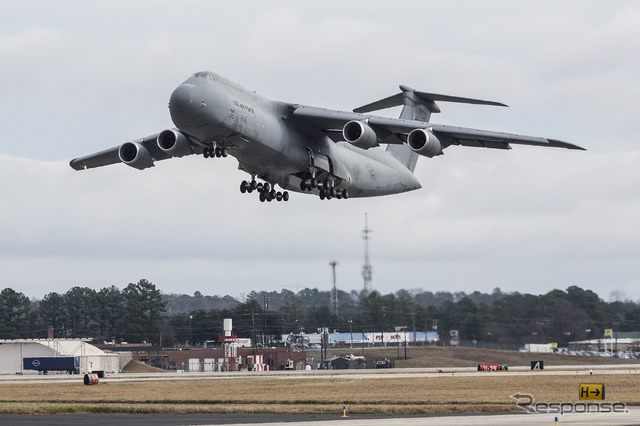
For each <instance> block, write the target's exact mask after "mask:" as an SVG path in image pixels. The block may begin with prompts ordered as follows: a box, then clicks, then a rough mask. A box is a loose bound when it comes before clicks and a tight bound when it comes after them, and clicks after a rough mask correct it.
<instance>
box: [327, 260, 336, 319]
mask: <svg viewBox="0 0 640 426" xmlns="http://www.w3.org/2000/svg"><path fill="white" fill-rule="evenodd" d="M337 264H338V262H336V261H335V260H332V261H331V262H329V265H331V269H332V270H333V289H332V290H331V313H332V314H333V315H338V288H337V287H336V265H337Z"/></svg>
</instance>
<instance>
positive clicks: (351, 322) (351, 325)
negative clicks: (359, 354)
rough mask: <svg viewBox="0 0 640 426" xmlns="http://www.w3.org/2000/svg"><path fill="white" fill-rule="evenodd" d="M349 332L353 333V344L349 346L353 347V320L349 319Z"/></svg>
mask: <svg viewBox="0 0 640 426" xmlns="http://www.w3.org/2000/svg"><path fill="white" fill-rule="evenodd" d="M349 333H351V344H350V345H349V347H350V348H351V349H353V320H349Z"/></svg>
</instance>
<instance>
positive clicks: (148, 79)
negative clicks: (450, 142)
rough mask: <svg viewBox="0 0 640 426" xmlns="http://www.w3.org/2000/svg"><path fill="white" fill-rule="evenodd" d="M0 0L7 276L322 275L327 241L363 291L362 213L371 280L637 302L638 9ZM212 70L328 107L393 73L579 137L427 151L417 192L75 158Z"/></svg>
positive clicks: (362, 97)
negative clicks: (81, 163)
mask: <svg viewBox="0 0 640 426" xmlns="http://www.w3.org/2000/svg"><path fill="white" fill-rule="evenodd" d="M10 4H11V7H9V8H8V9H9V12H8V13H7V14H4V13H3V16H2V17H1V18H0V61H1V62H2V63H3V67H2V69H0V81H1V83H0V85H1V86H0V114H2V117H3V124H4V126H3V138H0V153H2V154H0V179H1V181H2V182H3V184H2V186H1V187H0V197H2V200H3V204H2V207H1V209H0V232H1V233H2V236H3V237H2V240H1V241H0V271H1V272H0V286H3V287H12V288H14V289H16V290H18V291H22V292H24V293H25V294H28V295H30V296H38V297H40V296H42V295H44V294H45V293H46V292H49V291H65V290H66V289H68V288H69V287H70V286H72V285H87V286H91V287H96V288H99V287H101V286H107V285H112V284H114V285H118V286H124V285H126V283H128V282H133V281H137V280H138V279H139V278H148V279H150V280H152V281H153V282H154V283H156V284H157V285H158V286H159V287H160V288H161V289H162V290H163V291H165V292H186V293H192V292H193V291H196V290H200V291H202V292H204V293H207V294H223V293H229V294H232V295H235V296H237V295H239V294H240V293H242V292H245V293H246V292H249V291H251V290H253V289H262V288H272V289H276V290H277V289H279V288H281V286H290V287H294V286H302V287H304V286H307V285H308V286H319V287H326V288H329V286H330V278H331V277H330V268H329V266H328V262H329V261H330V260H332V259H336V260H338V261H339V262H340V265H339V266H338V280H339V285H340V286H341V287H342V288H345V289H360V288H361V286H362V278H361V275H360V271H361V267H362V258H363V253H362V250H363V242H362V240H361V238H360V237H361V229H362V227H363V216H364V213H365V212H368V213H369V217H370V223H371V226H372V228H373V229H374V233H373V239H372V241H371V250H372V253H371V259H372V263H373V265H374V286H375V287H376V288H378V289H380V290H382V291H394V290H397V289H398V288H402V287H404V288H416V287H423V288H425V289H431V290H442V289H447V290H464V291H473V290H476V289H478V290H483V291H490V290H491V289H492V288H493V287H496V286H499V287H501V288H503V289H504V290H507V291H512V290H517V291H521V292H543V291H547V290H549V289H551V288H566V287H567V286H569V285H581V286H584V287H586V288H590V289H593V290H594V291H597V292H598V293H599V294H600V295H601V296H602V297H604V298H605V299H607V298H608V293H609V291H610V290H611V289H614V288H620V289H622V290H623V291H625V292H626V294H627V296H629V297H632V298H634V299H637V298H638V297H640V294H639V293H638V290H637V287H638V286H637V284H638V282H637V277H638V276H639V274H638V272H639V271H638V266H637V259H638V247H640V244H639V243H640V231H638V230H637V229H638V228H637V226H636V225H635V222H636V218H637V217H639V213H640V194H639V191H640V190H639V188H640V185H639V183H640V182H639V180H640V177H639V176H638V173H637V164H638V160H639V158H640V151H638V147H637V144H636V135H635V121H636V117H637V116H638V112H640V111H638V106H637V102H636V99H637V98H638V97H639V96H638V95H640V93H638V90H640V89H638V88H639V87H640V85H639V84H638V78H639V76H640V72H639V71H640V63H639V61H640V60H639V59H638V58H640V52H639V51H638V50H639V49H640V47H639V45H638V44H637V43H635V42H634V41H635V40H638V39H639V38H640V34H639V33H640V29H638V27H637V25H635V23H636V22H638V18H639V17H640V6H638V5H637V4H636V3H633V2H620V3H614V4H602V3H601V2H579V3H578V2H569V3H562V4H557V3H556V2H553V3H552V2H544V1H543V2H537V3H535V4H534V5H530V6H523V5H517V6H516V5H515V4H512V3H511V2H489V3H486V2H485V3H482V4H477V3H476V2H456V3H453V4H451V3H450V2H449V3H447V4H440V3H435V2H434V3H423V2H405V3H400V4H399V5H397V4H389V3H387V2H379V3H375V4H374V5H373V6H372V3H371V2H348V3H346V4H345V3H339V6H338V3H335V2H324V3H322V5H306V4H305V5H303V4H299V3H296V2H284V3H282V2H281V3H278V4H277V5H275V6H274V5H271V6H269V7H265V6H263V3H261V2H240V3H234V4H233V5H231V4H230V5H220V4H217V3H210V2H187V3H184V2H183V3H180V4H173V3H168V2H167V3H163V2H154V3H153V5H154V7H150V5H151V4H150V3H146V2H135V3H133V4H131V3H124V2H112V3H109V4H108V5H98V4H93V3H77V2H58V3H56V5H50V4H49V3H47V2H35V3H29V4H27V5H23V4H22V3H20V2H12V3H10ZM125 4H126V12H125V8H124V7H125ZM365 6H366V7H365ZM54 9H55V12H57V13H54ZM72 9H73V11H74V13H73V14H71V13H65V11H70V10H72ZM201 69H210V70H212V71H216V72H219V73H221V74H223V75H225V76H226V77H228V78H230V79H231V80H234V81H238V82H239V83H241V84H243V85H245V86H246V87H248V88H250V89H253V90H257V91H258V92H259V93H261V94H263V95H265V96H269V97H271V98H274V99H281V100H287V101H293V102H300V103H306V104H311V105H319V106H326V107H331V108H340V109H352V108H354V107H356V106H359V105H361V104H364V103H367V102H370V101H373V100H376V99H378V98H381V97H385V96H389V95H391V94H393V93H394V92H395V91H396V90H397V86H398V84H408V85H411V86H414V87H416V88H418V89H421V90H426V91H434V92H440V93H451V94H455V95H461V96H474V97H481V98H489V99H495V100H499V101H504V102H506V103H508V104H510V105H511V108H509V109H506V108H487V107H476V106H466V105H448V104H444V103H443V104H442V105H441V107H442V109H443V113H442V114H439V115H434V117H433V121H436V122H441V123H446V124H458V125H463V126H468V127H478V128H487V129H495V130H503V131H512V132H517V133H524V134H532V135H540V136H548V137H557V138H560V139H565V140H569V141H573V142H576V143H579V144H581V145H584V146H586V147H587V148H589V151H588V152H567V151H563V150H552V149H549V150H545V149H535V148H528V147H516V148H515V149H514V150H512V151H509V152H496V151H489V150H475V149H464V148H457V147H451V148H449V149H448V150H447V152H446V155H445V156H444V157H440V158H436V159H432V160H429V159H426V158H423V159H421V160H420V162H419V164H418V168H417V170H416V173H417V175H418V177H419V179H420V181H421V182H422V184H423V189H421V190H419V191H416V192H413V193H408V194H402V195H398V196H392V197H387V198H380V199H368V200H349V201H346V202H344V201H343V202H320V201H319V200H317V199H316V198H314V197H305V196H301V195H298V194H294V195H293V197H292V200H291V201H290V202H289V203H287V204H282V203H280V204H273V203H271V204H261V203H259V202H258V201H257V199H256V197H253V196H247V195H241V194H240V193H239V191H238V184H239V182H240V181H241V180H242V179H244V178H245V177H246V176H245V175H244V174H243V173H242V172H240V171H238V170H237V168H236V163H235V160H233V159H227V160H225V161H204V160H202V159H201V158H185V159H180V160H173V161H164V162H161V163H158V164H157V167H155V168H153V169H150V170H145V171H143V172H138V171H136V170H133V169H129V168H127V167H125V166H113V167H108V168H105V169H96V170H91V171H88V172H75V171H73V170H71V169H70V168H69V167H68V165H67V162H68V160H69V159H71V158H73V157H76V156H79V155H84V154H87V153H91V152H94V151H98V150H101V149H104V148H107V147H110V146H114V145H117V144H119V143H122V142H124V141H127V140H132V139H135V138H139V137H141V136H145V135H148V134H151V133H154V132H156V131H158V130H161V129H163V128H166V127H171V126H172V123H171V122H170V120H169V116H168V111H167V109H166V106H167V101H168V97H169V94H170V93H171V90H172V89H173V88H174V87H175V86H177V85H178V84H179V83H180V82H181V81H182V80H184V79H185V78H187V77H188V76H189V75H190V74H191V73H193V72H194V71H197V70H201ZM384 113H385V114H388V115H393V114H397V110H393V111H388V112H384Z"/></svg>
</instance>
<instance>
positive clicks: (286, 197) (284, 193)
mask: <svg viewBox="0 0 640 426" xmlns="http://www.w3.org/2000/svg"><path fill="white" fill-rule="evenodd" d="M282 201H289V192H288V191H284V192H283V193H282Z"/></svg>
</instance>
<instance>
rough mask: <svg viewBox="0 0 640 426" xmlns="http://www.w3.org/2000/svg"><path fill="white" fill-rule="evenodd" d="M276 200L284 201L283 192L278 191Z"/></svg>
mask: <svg viewBox="0 0 640 426" xmlns="http://www.w3.org/2000/svg"><path fill="white" fill-rule="evenodd" d="M276 201H282V192H280V191H278V192H276Z"/></svg>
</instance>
